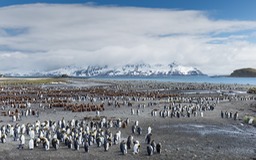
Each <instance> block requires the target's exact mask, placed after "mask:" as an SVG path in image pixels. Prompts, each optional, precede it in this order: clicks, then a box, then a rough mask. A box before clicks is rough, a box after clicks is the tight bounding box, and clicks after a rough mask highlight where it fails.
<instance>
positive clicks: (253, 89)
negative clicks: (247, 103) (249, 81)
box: [247, 87, 256, 94]
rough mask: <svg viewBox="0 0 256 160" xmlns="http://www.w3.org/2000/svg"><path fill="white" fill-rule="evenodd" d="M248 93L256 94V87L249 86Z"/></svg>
mask: <svg viewBox="0 0 256 160" xmlns="http://www.w3.org/2000/svg"><path fill="white" fill-rule="evenodd" d="M247 93H250V94H256V87H252V88H249V90H248V91H247Z"/></svg>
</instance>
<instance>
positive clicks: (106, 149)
mask: <svg viewBox="0 0 256 160" xmlns="http://www.w3.org/2000/svg"><path fill="white" fill-rule="evenodd" d="M103 146H104V151H108V150H109V143H108V140H107V139H106V138H105V139H104V144H103Z"/></svg>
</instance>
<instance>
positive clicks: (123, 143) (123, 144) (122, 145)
mask: <svg viewBox="0 0 256 160" xmlns="http://www.w3.org/2000/svg"><path fill="white" fill-rule="evenodd" d="M120 150H121V152H122V154H123V155H125V154H127V144H126V143H125V142H124V140H123V141H122V142H121V143H120Z"/></svg>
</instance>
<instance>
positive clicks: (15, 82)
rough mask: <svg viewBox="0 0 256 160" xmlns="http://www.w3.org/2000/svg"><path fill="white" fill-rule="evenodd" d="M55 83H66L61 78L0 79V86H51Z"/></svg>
mask: <svg viewBox="0 0 256 160" xmlns="http://www.w3.org/2000/svg"><path fill="white" fill-rule="evenodd" d="M54 82H55V83H57V82H63V83H64V82H66V81H65V80H64V79H61V78H31V79H30V78H28V79H26V78H21V79H18V78H17V79H16V78H10V79H3V80H1V79H0V84H1V85H40V84H51V83H54Z"/></svg>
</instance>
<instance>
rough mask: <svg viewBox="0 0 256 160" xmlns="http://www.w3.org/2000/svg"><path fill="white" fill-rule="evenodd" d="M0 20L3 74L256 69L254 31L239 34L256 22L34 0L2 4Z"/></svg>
mask: <svg viewBox="0 0 256 160" xmlns="http://www.w3.org/2000/svg"><path fill="white" fill-rule="evenodd" d="M0 19H1V21H0V44H1V45H0V64H1V66H0V72H10V71H19V70H20V71H32V70H51V69H55V68H58V67H62V66H67V65H91V64H110V65H111V64H123V63H137V62H145V63H171V62H173V61H177V62H178V63H181V64H183V65H192V66H195V67H198V68H199V69H201V70H202V71H203V72H205V73H207V74H227V73H230V72H231V71H232V70H234V69H236V68H240V67H248V66H250V67H256V65H255V60H256V54H254V53H255V51H256V46H255V44H254V43H250V42H248V41H246V40H247V38H248V36H249V35H239V36H238V35H235V36H232V33H235V32H241V31H243V30H248V29H250V30H253V29H256V22H254V21H228V20H225V21H224V20H212V19H210V18H208V17H207V13H205V12H201V11H186V10H166V9H165V10H163V9H145V8H131V7H130V8H129V7H117V6H115V7H110V6H93V5H48V4H34V5H18V6H11V7H3V8H0ZM9 28H10V29H11V30H9V31H8V32H12V30H15V29H17V30H18V31H19V32H17V33H15V34H14V35H12V34H10V33H6V29H9ZM19 29H20V30H19ZM23 30H24V32H23ZM220 33H226V34H228V36H225V37H218V36H216V35H218V34H220ZM214 41H216V42H220V43H211V42H214ZM1 46H5V47H2V48H1ZM14 62H15V63H14Z"/></svg>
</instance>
